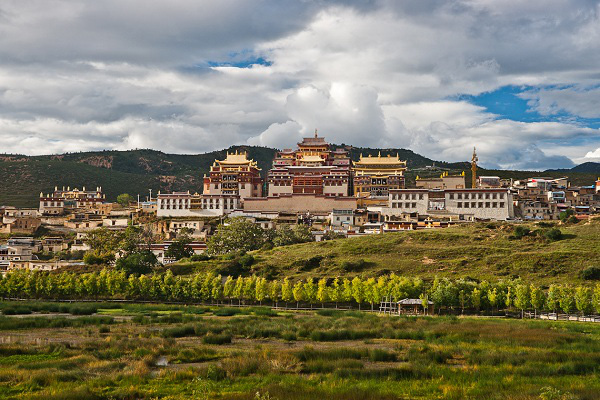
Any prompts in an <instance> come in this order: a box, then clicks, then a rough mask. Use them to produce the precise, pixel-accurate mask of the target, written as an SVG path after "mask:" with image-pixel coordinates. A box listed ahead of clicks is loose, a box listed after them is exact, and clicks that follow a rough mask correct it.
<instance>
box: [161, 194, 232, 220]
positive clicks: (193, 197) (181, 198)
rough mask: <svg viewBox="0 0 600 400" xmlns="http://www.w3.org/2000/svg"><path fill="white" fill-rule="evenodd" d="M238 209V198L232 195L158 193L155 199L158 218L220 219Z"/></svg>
mask: <svg viewBox="0 0 600 400" xmlns="http://www.w3.org/2000/svg"><path fill="white" fill-rule="evenodd" d="M239 208H240V197H239V196H233V195H207V194H197V193H196V194H190V192H173V193H165V194H162V193H159V194H158V196H157V198H156V215H157V216H158V217H220V216H223V215H226V214H229V213H230V212H232V211H233V210H235V209H239Z"/></svg>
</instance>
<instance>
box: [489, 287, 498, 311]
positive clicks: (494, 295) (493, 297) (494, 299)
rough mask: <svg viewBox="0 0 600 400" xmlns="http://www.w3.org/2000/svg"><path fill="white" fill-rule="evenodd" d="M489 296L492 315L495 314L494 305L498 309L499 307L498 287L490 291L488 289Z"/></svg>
mask: <svg viewBox="0 0 600 400" xmlns="http://www.w3.org/2000/svg"><path fill="white" fill-rule="evenodd" d="M487 297H488V300H489V302H490V305H491V306H492V315H493V311H494V307H496V309H497V307H498V304H499V297H498V289H497V288H493V289H491V290H490V291H488V294H487Z"/></svg>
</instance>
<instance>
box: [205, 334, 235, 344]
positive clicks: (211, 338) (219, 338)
mask: <svg viewBox="0 0 600 400" xmlns="http://www.w3.org/2000/svg"><path fill="white" fill-rule="evenodd" d="M202 343H205V344H229V343H231V335H229V334H226V333H221V334H218V335H214V334H208V335H206V336H204V337H203V338H202Z"/></svg>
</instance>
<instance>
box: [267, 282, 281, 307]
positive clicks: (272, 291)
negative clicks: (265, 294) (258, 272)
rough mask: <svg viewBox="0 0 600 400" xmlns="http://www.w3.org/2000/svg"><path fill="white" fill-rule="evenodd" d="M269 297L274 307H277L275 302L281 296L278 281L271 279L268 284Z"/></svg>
mask: <svg viewBox="0 0 600 400" xmlns="http://www.w3.org/2000/svg"><path fill="white" fill-rule="evenodd" d="M269 297H270V298H271V301H272V302H273V303H274V305H275V308H277V303H278V302H279V298H280V297H281V284H280V283H279V281H277V280H273V281H272V282H271V284H270V285H269Z"/></svg>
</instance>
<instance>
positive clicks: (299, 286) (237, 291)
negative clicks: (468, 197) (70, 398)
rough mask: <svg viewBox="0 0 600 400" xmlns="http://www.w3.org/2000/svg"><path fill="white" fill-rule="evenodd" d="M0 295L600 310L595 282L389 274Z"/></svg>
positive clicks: (155, 280) (24, 284) (50, 281)
mask: <svg viewBox="0 0 600 400" xmlns="http://www.w3.org/2000/svg"><path fill="white" fill-rule="evenodd" d="M0 296H2V297H11V298H13V297H19V298H31V299H39V298H44V299H94V300H96V299H108V298H110V299H136V300H155V301H182V302H187V301H190V302H199V301H204V302H230V303H232V302H236V303H240V304H241V303H244V304H255V303H259V304H263V303H264V302H267V301H268V302H272V303H273V304H275V305H277V304H278V303H280V302H284V303H286V305H288V304H290V303H292V304H294V303H295V305H296V307H298V306H299V305H300V303H303V304H310V305H311V306H312V305H314V304H320V305H321V306H323V305H324V304H328V305H333V304H335V306H336V307H337V305H338V303H346V304H348V303H350V304H356V305H357V306H358V307H359V308H360V307H362V306H363V305H366V304H367V305H369V306H370V308H371V309H374V308H376V307H378V305H379V302H380V301H381V299H382V298H384V297H389V298H393V299H396V300H400V299H403V298H419V299H421V301H422V303H423V305H424V306H425V305H426V304H427V302H428V301H431V302H433V304H434V307H435V308H436V309H437V310H438V311H440V310H455V311H456V310H459V311H464V310H465V309H468V310H476V311H480V310H485V311H488V312H490V311H491V312H497V311H499V310H503V309H513V310H533V309H535V310H540V311H541V310H547V311H553V312H561V311H562V312H565V313H573V312H575V311H578V312H580V313H582V314H589V313H591V312H593V311H595V312H597V313H600V284H598V285H596V287H595V288H591V287H587V286H577V287H573V286H570V285H551V286H550V287H549V288H548V289H547V290H544V289H543V288H541V287H539V286H536V285H529V284H526V283H524V282H521V281H498V282H495V283H490V282H487V281H483V282H480V283H477V282H473V281H469V280H464V279H459V280H449V279H437V278H436V279H435V280H434V281H433V282H431V283H427V282H424V281H423V280H421V279H419V278H407V277H400V276H397V275H395V274H391V275H387V276H381V277H379V278H366V279H361V278H359V277H355V278H353V279H349V278H334V279H325V278H322V279H319V280H315V279H312V278H309V279H306V280H297V281H292V280H290V279H288V278H284V279H281V280H267V279H265V278H262V277H257V276H250V277H241V276H240V277H237V278H233V277H231V276H228V277H222V276H220V275H216V274H213V273H199V274H194V275H189V276H175V275H173V273H172V272H171V271H170V270H169V271H167V272H166V273H162V274H149V275H143V274H142V275H139V276H136V275H127V274H126V273H125V272H124V271H119V270H114V269H110V270H109V269H103V270H101V271H100V272H93V273H84V274H76V273H69V272H63V273H48V272H42V271H14V272H10V273H8V274H6V275H5V277H4V278H3V279H2V280H0Z"/></svg>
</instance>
